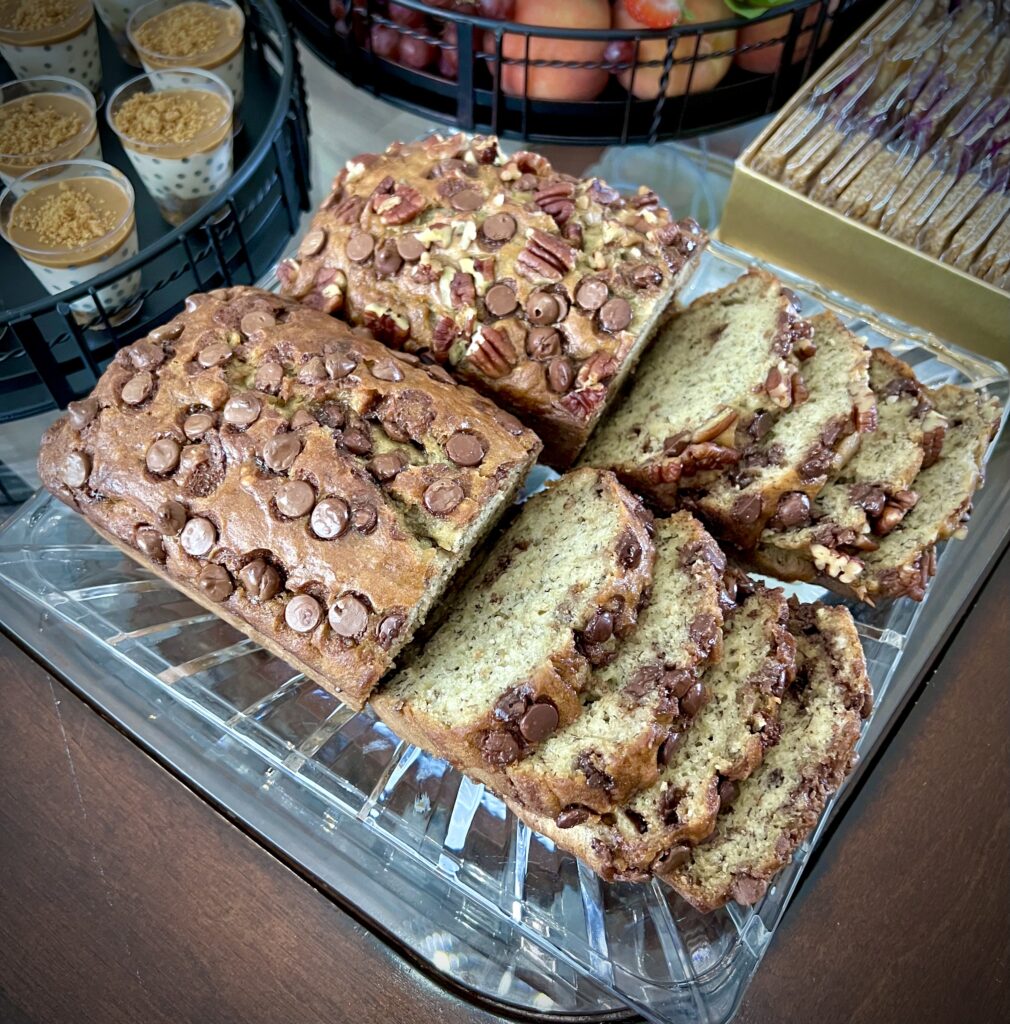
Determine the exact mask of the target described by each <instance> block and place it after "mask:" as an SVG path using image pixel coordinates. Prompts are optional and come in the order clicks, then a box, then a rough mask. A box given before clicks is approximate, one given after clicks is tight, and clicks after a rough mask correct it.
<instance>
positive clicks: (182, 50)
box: [127, 0, 245, 108]
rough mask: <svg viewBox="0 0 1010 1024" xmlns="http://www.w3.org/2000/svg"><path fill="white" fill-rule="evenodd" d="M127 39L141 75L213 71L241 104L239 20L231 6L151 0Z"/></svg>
mask: <svg viewBox="0 0 1010 1024" xmlns="http://www.w3.org/2000/svg"><path fill="white" fill-rule="evenodd" d="M127 33H128V35H129V37H130V42H131V44H132V45H133V48H134V49H135V50H136V51H137V56H138V57H139V58H140V63H141V64H142V65H143V68H144V70H145V71H149V72H151V71H163V70H168V71H171V70H173V69H177V68H198V69H200V70H202V71H213V72H214V74H215V75H217V76H218V77H219V78H221V79H222V80H223V81H224V83H225V84H226V85H227V86H228V87H229V88H230V89H231V91H232V93H234V96H235V107H236V108H237V107H238V106H239V104H241V102H242V70H243V68H242V62H243V54H244V50H245V47H244V45H243V43H244V40H245V15H244V14H243V13H242V9H241V8H240V7H239V6H237V5H236V4H234V3H232V0H183V2H181V3H180V2H179V0H152V2H151V3H148V4H145V5H144V6H143V7H140V8H138V9H137V10H136V11H134V12H133V15H132V16H131V18H130V22H129V25H128V27H127Z"/></svg>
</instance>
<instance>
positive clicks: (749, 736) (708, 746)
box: [511, 577, 795, 881]
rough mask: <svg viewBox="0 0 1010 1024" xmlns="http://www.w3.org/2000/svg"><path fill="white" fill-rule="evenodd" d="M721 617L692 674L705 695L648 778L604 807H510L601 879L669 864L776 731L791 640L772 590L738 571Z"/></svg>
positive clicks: (644, 874)
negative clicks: (717, 651) (709, 657)
mask: <svg viewBox="0 0 1010 1024" xmlns="http://www.w3.org/2000/svg"><path fill="white" fill-rule="evenodd" d="M735 597H736V600H737V602H738V606H737V607H736V608H734V609H733V610H731V611H730V612H729V613H728V614H727V617H726V623H725V627H724V635H723V655H722V659H721V660H720V661H719V662H718V663H717V664H715V665H713V666H711V667H710V668H709V669H708V670H707V671H706V672H705V674H704V675H703V676H702V682H703V685H704V687H705V691H706V694H707V702H706V704H705V705H704V707H702V708H701V710H700V711H698V713H697V714H696V715H695V716H694V719H693V720H692V722H691V723H690V725H689V726H688V727H687V729H686V730H685V731H684V732H683V733H681V734H678V735H677V736H676V737H672V738H671V740H670V741H668V742H667V744H666V745H665V746H664V748H662V752H661V761H662V766H661V768H660V773H659V778H658V780H657V781H656V782H655V783H654V784H653V785H652V786H650V787H649V788H648V789H645V790H643V791H642V792H641V793H639V794H638V795H637V796H635V797H633V798H632V799H631V800H630V801H629V802H628V803H627V804H625V805H624V806H623V807H622V808H620V809H619V810H616V811H614V812H613V813H609V814H604V815H600V816H596V815H593V814H592V813H591V811H590V810H589V808H575V807H570V808H566V809H565V810H564V811H562V813H561V814H559V815H558V816H557V817H556V818H551V817H549V816H547V815H543V814H537V813H536V812H534V811H531V810H530V809H528V808H525V807H523V806H522V805H521V804H519V803H518V801H515V800H513V801H511V806H512V809H513V810H514V811H515V813H516V814H517V815H519V816H520V817H521V818H523V819H525V820H526V821H527V822H528V823H529V825H530V826H531V827H532V828H534V829H536V830H537V831H538V832H541V833H542V834H544V835H546V836H548V837H549V838H551V839H552V840H553V841H554V842H555V843H556V844H557V845H558V846H559V847H560V848H561V849H564V850H568V851H569V852H571V853H573V854H575V856H577V857H579V858H580V859H581V860H583V861H584V862H585V863H587V864H589V865H590V866H591V867H592V868H593V869H594V870H595V871H597V872H598V873H599V874H600V875H601V876H602V877H603V878H605V879H608V880H627V881H645V880H647V879H648V878H649V877H650V876H651V874H652V873H653V872H656V871H661V870H663V869H664V867H669V866H672V865H674V864H677V863H678V862H679V861H681V860H682V859H683V858H684V857H685V856H686V855H687V847H686V845H685V844H686V843H693V842H699V841H700V840H702V839H704V838H705V836H707V835H708V834H709V833H710V832H711V831H712V829H713V827H714V826H715V820H716V814H717V813H718V811H719V807H720V804H721V801H722V800H724V799H727V798H728V795H729V794H730V793H731V792H732V790H733V783H734V781H735V780H740V779H743V778H746V776H747V775H749V774H750V773H751V772H752V771H753V770H754V769H755V767H756V766H757V765H758V764H759V763H760V761H761V758H762V755H763V752H764V750H765V748H766V747H768V746H770V745H772V744H773V743H775V741H776V739H777V737H778V724H777V722H778V706H779V698H780V696H781V694H782V691H783V689H784V687H785V685H786V681H787V680H788V679H790V678H791V677H792V673H793V669H794V649H795V643H794V640H793V638H792V636H791V635H790V633H789V632H788V631H787V629H786V620H787V615H788V606H787V604H786V600H785V598H784V597H783V595H782V592H781V591H779V590H768V589H766V588H765V587H762V586H759V585H753V584H750V583H749V582H748V581H747V580H746V578H744V577H741V578H740V580H739V587H738V590H737V592H736V594H735Z"/></svg>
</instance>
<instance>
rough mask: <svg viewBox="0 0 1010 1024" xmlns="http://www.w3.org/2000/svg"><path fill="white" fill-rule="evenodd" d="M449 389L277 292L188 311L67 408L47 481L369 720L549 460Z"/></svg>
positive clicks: (233, 292) (250, 293)
mask: <svg viewBox="0 0 1010 1024" xmlns="http://www.w3.org/2000/svg"><path fill="white" fill-rule="evenodd" d="M442 378H443V375H442V372H441V371H440V370H439V369H438V367H433V368H426V367H425V366H423V365H421V364H420V361H419V360H418V359H417V357H415V356H411V355H407V354H399V353H393V352H391V351H390V350H389V349H388V348H386V347H385V346H383V345H381V344H380V343H379V342H377V341H375V340H374V339H373V338H371V337H369V336H368V335H367V334H366V333H364V332H352V331H351V330H350V329H349V328H348V327H346V326H345V325H344V324H341V323H338V322H337V321H335V320H333V319H331V318H330V317H327V316H326V315H325V314H323V313H321V312H318V311H316V310H312V309H309V308H307V307H304V306H299V305H297V304H296V303H293V302H290V301H287V300H285V299H282V298H278V296H276V295H273V294H270V293H269V292H264V291H260V290H258V289H255V288H232V289H225V290H221V291H217V292H211V293H209V294H206V295H194V296H192V297H191V298H190V299H189V300H187V303H186V309H185V311H184V312H182V313H180V314H179V315H178V316H177V317H176V318H175V319H174V320H172V321H170V322H169V323H167V324H165V325H164V326H162V327H158V328H157V329H155V330H154V331H152V332H151V334H150V335H148V337H146V338H145V339H143V340H141V341H137V342H135V343H134V344H133V345H131V346H129V347H128V348H124V349H122V350H120V351H119V352H118V353H117V354H116V357H115V359H114V360H113V362H112V364H111V365H110V366H109V368H108V370H106V372H105V373H104V374H103V375H102V378H101V380H100V381H99V382H98V385H97V386H96V388H95V390H94V393H93V394H92V395H91V396H90V397H89V398H87V399H85V400H84V401H81V402H73V403H71V405H70V409H69V411H68V414H67V415H65V416H63V417H61V418H60V419H59V420H57V422H56V423H55V424H53V426H52V427H51V428H50V429H49V430H48V431H47V432H46V435H45V437H44V439H43V442H42V450H41V453H40V455H39V473H40V475H41V477H42V480H43V482H44V483H45V485H46V486H47V487H48V488H49V489H50V490H51V491H52V492H53V493H54V494H55V495H56V496H57V497H59V498H61V499H62V500H63V501H65V502H67V504H69V505H71V506H72V507H73V508H76V509H77V510H78V511H80V512H81V513H82V514H83V515H84V516H85V517H86V518H87V519H88V520H89V522H90V523H91V524H92V525H93V526H94V527H95V528H96V529H97V530H98V531H99V532H100V533H102V534H103V535H104V536H106V537H107V538H109V539H110V540H112V541H113V542H114V543H116V544H118V545H119V546H120V547H122V548H123V549H124V550H125V551H127V553H129V554H130V555H132V556H133V557H134V558H136V559H137V560H138V561H141V562H142V563H143V564H145V565H147V566H148V567H149V568H152V569H153V570H154V571H156V572H158V573H159V574H160V575H162V576H164V577H165V578H166V579H168V580H169V581H170V582H172V583H174V584H175V585H176V586H178V587H180V588H181V589H182V590H184V591H185V592H186V593H187V594H188V595H189V596H191V597H193V598H194V599H195V600H197V601H199V602H200V603H201V604H203V605H206V606H207V607H208V608H210V609H211V610H212V611H215V612H217V613H218V614H219V615H221V616H222V617H223V618H225V619H227V621H229V622H230V623H231V624H232V625H234V626H235V627H236V628H238V629H241V630H243V631H244V632H246V633H248V634H249V635H250V636H252V637H253V638H254V639H256V640H257V641H258V642H260V643H262V644H263V645H264V646H265V647H267V648H269V649H270V650H272V651H274V652H275V653H277V654H278V655H280V656H281V657H283V658H284V659H285V660H287V661H289V662H291V663H292V664H293V665H295V666H296V667H297V668H298V669H300V670H301V671H304V672H305V673H306V674H308V675H309V676H311V677H312V678H313V679H315V680H316V681H317V682H319V683H320V685H322V686H324V687H325V688H327V689H329V690H332V691H333V692H335V693H336V694H337V695H338V696H340V697H341V698H342V699H343V700H345V701H347V703H348V704H350V705H352V706H354V707H356V708H360V707H361V706H362V705H363V704H364V701H365V699H366V697H367V696H368V694H369V692H370V691H371V689H372V688H373V687H374V686H375V684H376V683H377V682H378V680H379V678H380V677H381V676H382V675H383V674H384V673H385V672H386V670H387V669H388V668H389V667H390V665H391V664H392V662H393V659H394V658H395V657H396V655H397V653H398V652H399V650H400V649H401V648H402V647H403V645H404V644H405V643H406V642H407V640H409V639H410V637H411V635H412V634H413V632H414V630H415V628H416V627H417V625H418V624H419V623H420V622H421V621H422V620H423V619H424V617H425V614H426V613H427V611H428V609H429V607H430V606H431V604H432V602H433V601H434V600H435V599H436V598H437V597H438V595H439V594H440V593H441V592H442V591H443V590H444V589H445V587H446V585H447V583H448V582H449V580H450V579H451V577H452V575H453V573H454V572H455V570H456V568H457V566H459V565H460V563H461V562H462V561H463V560H464V559H465V558H466V556H467V554H468V552H469V551H470V549H471V547H472V546H473V545H474V544H475V543H476V542H477V541H478V540H479V539H480V538H481V537H482V536H483V535H484V534H485V533H486V532H487V530H488V529H489V528H490V527H491V525H492V524H493V523H494V522H495V520H496V519H497V518H498V516H499V515H500V514H501V513H502V512H503V511H504V509H505V508H506V507H507V506H508V504H509V503H510V501H511V500H512V497H513V495H514V494H515V493H516V491H517V489H518V488H519V486H520V485H521V483H522V481H523V479H524V477H525V475H526V472H527V470H528V469H529V467H530V466H531V464H532V463H533V462H534V461H535V459H536V455H537V452H538V451H539V448H540V445H539V442H538V441H537V439H536V437H535V436H534V435H533V433H532V432H530V431H528V430H525V429H524V428H523V427H522V426H521V425H520V424H519V423H518V422H517V421H516V420H515V419H514V418H513V417H511V416H509V415H508V414H505V413H502V412H501V411H499V410H496V409H494V408H493V407H491V405H490V403H488V402H487V401H486V399H483V398H481V397H480V396H479V395H476V394H475V393H474V392H472V391H471V390H470V389H468V388H464V387H461V386H459V385H456V384H454V383H453V382H451V381H448V380H445V379H442Z"/></svg>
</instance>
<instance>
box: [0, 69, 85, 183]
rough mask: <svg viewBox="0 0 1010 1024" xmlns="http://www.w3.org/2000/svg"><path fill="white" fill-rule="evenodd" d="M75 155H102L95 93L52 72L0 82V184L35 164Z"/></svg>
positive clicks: (36, 165) (72, 157)
mask: <svg viewBox="0 0 1010 1024" xmlns="http://www.w3.org/2000/svg"><path fill="white" fill-rule="evenodd" d="M47 136H48V137H47ZM19 137H20V138H23V139H24V141H23V142H21V143H19V142H18V138H19ZM77 159H83V160H101V159H102V143H101V139H100V138H99V136H98V118H97V116H96V114H95V97H94V96H93V95H92V94H91V92H90V91H89V90H88V89H85V88H84V86H83V85H81V84H80V82H74V81H71V80H70V79H69V78H60V77H58V76H56V75H51V76H48V77H45V78H26V79H24V80H22V81H14V82H7V83H6V84H4V85H0V180H2V181H3V184H5V185H10V184H11V182H12V181H14V179H15V178H18V177H20V176H21V175H22V174H24V173H25V172H26V171H30V170H31V169H32V168H33V167H38V166H39V165H40V164H51V163H54V162H56V161H58V160H77Z"/></svg>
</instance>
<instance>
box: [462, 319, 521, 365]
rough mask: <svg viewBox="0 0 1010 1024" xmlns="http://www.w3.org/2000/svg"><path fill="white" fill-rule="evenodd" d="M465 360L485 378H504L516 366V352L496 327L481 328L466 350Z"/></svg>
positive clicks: (506, 337) (509, 341)
mask: <svg viewBox="0 0 1010 1024" xmlns="http://www.w3.org/2000/svg"><path fill="white" fill-rule="evenodd" d="M466 358H467V359H468V360H469V361H470V363H471V364H472V365H473V366H475V367H476V368H477V369H478V370H479V371H480V372H481V373H483V374H484V376H485V377H504V376H505V375H506V374H508V373H510V372H511V371H512V367H513V366H515V364H516V359H517V356H516V350H515V346H513V344H512V342H511V340H510V339H509V336H508V335H507V334H506V333H505V332H504V331H499V330H498V329H497V328H496V327H487V326H484V327H481V328H479V329H478V331H477V333H476V334H474V336H473V340H472V341H471V342H470V345H469V347H468V348H467V350H466Z"/></svg>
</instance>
